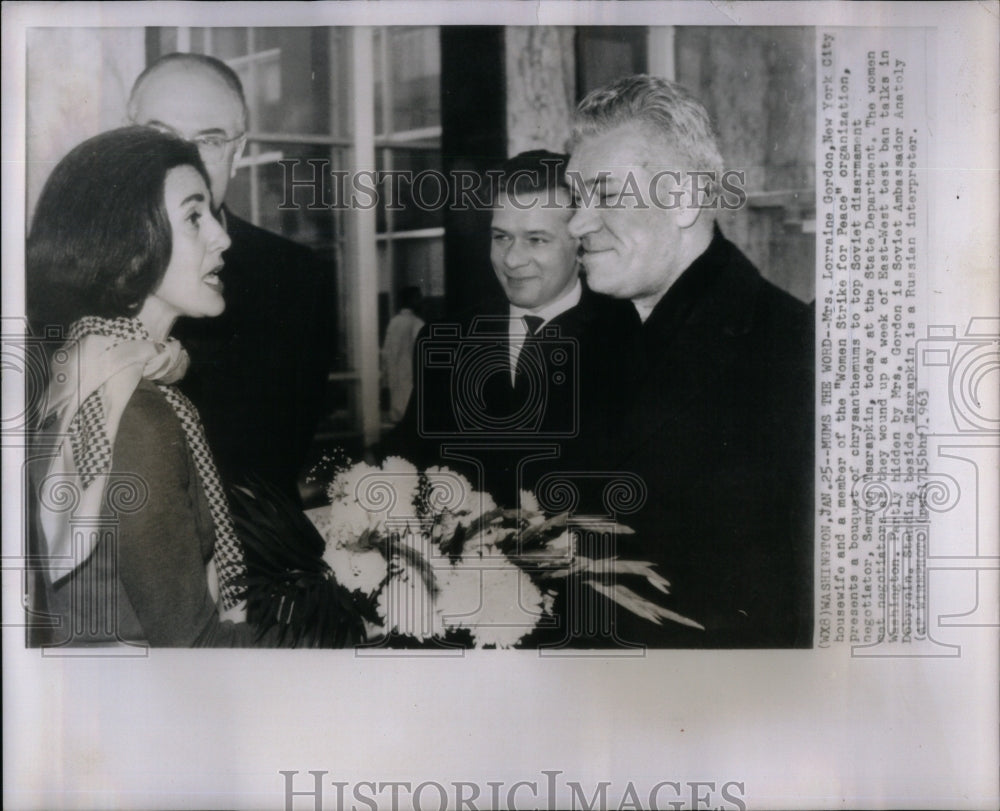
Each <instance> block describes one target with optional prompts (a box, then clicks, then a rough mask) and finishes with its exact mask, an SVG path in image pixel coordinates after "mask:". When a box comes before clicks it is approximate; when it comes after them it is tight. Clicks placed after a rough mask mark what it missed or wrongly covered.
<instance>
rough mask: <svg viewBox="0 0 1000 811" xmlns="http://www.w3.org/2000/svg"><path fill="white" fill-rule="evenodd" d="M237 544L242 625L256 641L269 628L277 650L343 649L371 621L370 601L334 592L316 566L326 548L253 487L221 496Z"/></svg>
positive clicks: (324, 568)
mask: <svg viewBox="0 0 1000 811" xmlns="http://www.w3.org/2000/svg"><path fill="white" fill-rule="evenodd" d="M229 498H230V503H231V506H232V511H233V521H234V523H235V525H236V530H237V533H238V534H239V536H240V539H241V540H242V542H243V546H244V553H245V556H246V564H247V575H246V578H245V582H244V583H243V586H244V587H245V595H246V600H247V621H248V622H249V623H250V624H251V625H253V626H254V627H255V628H256V629H257V634H258V638H260V637H261V636H263V635H264V634H266V633H267V632H268V631H270V630H271V629H272V628H274V627H277V628H278V629H279V631H278V638H279V644H282V645H284V644H289V645H291V646H292V647H324V648H342V647H350V646H353V645H356V644H359V643H362V642H364V641H365V640H366V638H367V634H366V630H365V621H366V620H368V621H377V619H378V617H377V615H376V613H375V609H374V606H373V605H372V604H371V601H370V600H369V599H368V598H366V597H365V596H363V595H360V594H358V593H357V592H355V593H351V592H350V591H348V590H347V589H346V588H345V587H344V586H343V585H341V584H340V583H339V582H338V581H337V578H336V576H335V575H334V573H333V571H332V570H331V569H330V567H329V566H328V565H327V564H326V562H325V561H324V560H323V550H324V548H325V546H326V542H325V541H324V539H323V537H322V536H321V535H320V534H319V532H318V531H317V529H316V527H315V526H314V525H313V524H312V522H310V521H309V519H308V518H307V517H306V516H305V515H304V514H303V512H302V509H301V507H299V505H297V504H296V503H295V502H293V501H292V499H290V498H289V497H288V496H286V495H285V494H284V493H282V492H281V491H279V490H277V489H276V488H274V487H273V486H272V485H269V484H268V483H266V482H264V481H261V480H259V479H254V480H252V481H250V482H248V483H247V484H246V485H242V486H238V487H233V488H231V490H230V493H229Z"/></svg>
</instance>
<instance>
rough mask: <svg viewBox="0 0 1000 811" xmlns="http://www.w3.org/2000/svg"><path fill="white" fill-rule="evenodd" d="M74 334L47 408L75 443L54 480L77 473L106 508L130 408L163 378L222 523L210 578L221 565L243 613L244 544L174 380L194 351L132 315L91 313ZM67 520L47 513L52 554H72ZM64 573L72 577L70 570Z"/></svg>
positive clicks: (234, 611)
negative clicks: (154, 334)
mask: <svg viewBox="0 0 1000 811" xmlns="http://www.w3.org/2000/svg"><path fill="white" fill-rule="evenodd" d="M67 337H68V339H69V341H68V343H67V345H66V347H65V352H64V353H63V355H62V357H61V363H60V364H59V366H60V368H59V369H56V368H55V364H54V368H53V373H52V383H51V384H50V389H49V402H48V404H47V409H46V410H47V413H48V414H51V415H54V416H56V417H57V418H59V424H60V428H61V431H60V433H63V434H66V435H68V436H67V439H68V442H63V443H62V448H61V453H60V456H59V457H57V459H56V461H55V462H54V463H53V466H52V469H51V470H50V476H49V477H47V478H51V474H52V473H53V472H55V473H56V474H61V478H62V479H65V478H66V477H69V478H70V479H73V478H75V479H76V480H77V481H78V482H79V486H80V489H81V491H82V500H83V501H85V502H88V503H89V505H90V508H91V509H94V508H95V507H99V505H100V500H101V496H102V495H103V488H104V483H105V482H106V480H107V479H106V476H107V474H108V473H110V472H111V460H112V455H113V452H114V441H115V435H116V434H117V431H118V425H119V422H120V420H121V415H122V413H123V411H124V409H125V406H126V405H127V404H128V400H129V399H130V398H131V396H132V393H133V392H134V391H135V388H136V386H138V385H139V381H140V380H142V379H146V380H151V381H153V382H154V383H156V385H157V386H158V387H159V390H160V391H161V392H162V393H163V396H164V398H165V399H166V401H167V403H169V404H170V407H171V408H172V409H173V411H174V413H175V414H176V415H177V418H178V419H179V420H180V422H181V427H182V428H183V430H184V437H185V439H186V440H187V445H188V448H189V450H190V451H191V455H192V456H193V457H194V462H195V467H196V469H197V472H198V479H199V481H200V482H201V486H202V487H203V488H204V491H205V496H206V498H207V500H208V505H209V510H210V512H211V515H212V522H213V523H214V525H215V553H214V557H213V559H212V562H211V564H210V580H211V579H212V576H213V573H212V569H213V568H214V573H217V576H218V585H219V595H220V598H221V605H222V609H223V611H224V612H226V614H227V618H229V617H232V618H239V616H240V610H239V608H238V606H239V604H240V601H241V596H240V590H239V588H238V586H237V583H238V578H239V577H240V576H242V575H243V573H244V571H245V564H244V561H243V551H242V546H241V545H240V542H239V539H238V538H237V537H236V530H235V528H234V526H233V519H232V516H231V515H230V512H229V503H228V501H227V499H226V494H225V491H224V490H223V488H222V483H221V481H220V479H219V473H218V470H217V469H216V467H215V460H214V459H213V458H212V453H211V451H210V450H209V447H208V443H207V441H206V440H205V432H204V429H203V428H202V425H201V420H200V419H199V417H198V411H197V409H195V407H194V405H193V404H192V403H191V401H190V400H189V399H188V398H187V397H185V396H184V394H182V393H181V392H180V391H179V390H178V389H177V388H175V387H174V386H173V385H172V384H173V383H175V382H177V381H178V380H180V379H181V378H182V377H183V376H184V373H185V372H186V371H187V366H188V357H187V353H186V352H185V351H184V349H183V348H182V347H181V345H180V343H179V342H178V341H176V340H174V339H172V338H171V339H168V340H167V341H166V342H165V343H162V344H161V343H156V342H154V341H153V340H152V339H151V338H150V336H149V333H148V332H147V331H146V329H145V327H143V325H142V324H141V323H140V322H139V321H137V320H136V319H133V318H113V319H112V318H98V317H95V316H87V317H85V318H81V319H80V320H78V321H76V322H74V323H73V325H72V326H71V327H70V331H69V335H68V336H67ZM95 491H96V492H95ZM83 514H87V513H83ZM67 521H68V516H66V515H65V514H63V515H59V514H52V513H50V514H48V515H46V513H45V511H44V510H43V515H42V525H43V529H45V534H46V539H47V540H48V542H49V554H50V556H51V558H55V557H60V556H62V557H69V556H71V555H72V552H73V550H72V541H71V532H70V529H69V527H68V525H67ZM93 543H96V540H95V541H93ZM90 551H92V548H91V549H90V550H87V553H88V555H89V552H90ZM86 557H87V555H85V556H84V559H86ZM51 558H50V560H51ZM82 562H83V560H80V561H77V563H82ZM62 576H63V577H65V576H66V574H65V572H63V574H62Z"/></svg>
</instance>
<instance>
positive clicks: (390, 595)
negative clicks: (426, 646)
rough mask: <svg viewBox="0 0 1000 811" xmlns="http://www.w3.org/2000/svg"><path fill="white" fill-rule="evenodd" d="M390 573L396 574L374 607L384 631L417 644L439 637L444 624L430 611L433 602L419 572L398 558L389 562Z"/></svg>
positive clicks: (432, 608)
mask: <svg viewBox="0 0 1000 811" xmlns="http://www.w3.org/2000/svg"><path fill="white" fill-rule="evenodd" d="M393 569H394V570H395V571H396V572H397V573H396V574H394V575H393V577H391V578H390V579H389V582H388V583H386V585H385V588H384V589H382V591H381V592H380V593H379V597H378V603H377V610H378V613H379V616H381V617H383V618H384V623H383V624H384V626H385V629H386V631H387V632H390V633H391V632H396V633H399V634H405V635H407V636H412V637H415V638H417V639H419V640H425V639H430V638H431V637H432V636H438V637H443V636H444V634H445V627H444V624H443V623H442V621H441V617H440V615H438V614H437V612H436V611H435V610H434V598H433V597H432V596H431V593H430V591H428V589H427V585H426V583H425V582H424V579H423V577H421V575H420V572H418V571H417V570H416V569H415V568H414V567H412V566H410V565H409V564H407V563H405V562H402V561H401V560H400V559H399V558H395V559H394V560H393Z"/></svg>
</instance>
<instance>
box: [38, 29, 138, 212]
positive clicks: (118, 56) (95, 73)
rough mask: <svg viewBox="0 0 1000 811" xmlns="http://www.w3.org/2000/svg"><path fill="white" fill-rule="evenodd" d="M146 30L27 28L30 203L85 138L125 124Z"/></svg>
mask: <svg viewBox="0 0 1000 811" xmlns="http://www.w3.org/2000/svg"><path fill="white" fill-rule="evenodd" d="M144 31H145V30H144V29H142V28H104V29H98V28H72V29H71V28H33V29H29V30H28V32H27V62H28V65H27V68H28V70H27V90H26V92H27V99H28V104H27V105H26V107H27V133H26V137H27V160H28V166H27V205H28V212H29V217H30V214H31V212H32V211H34V208H35V202H36V201H37V200H38V196H39V195H40V194H41V191H42V186H44V184H45V180H46V179H47V178H48V176H49V172H51V171H52V168H53V167H54V166H55V164H56V163H58V162H59V160H60V159H61V158H62V157H63V156H64V155H65V154H66V153H67V152H69V151H70V149H72V148H73V147H74V146H76V145H77V144H79V143H80V142H81V141H83V140H85V139H87V138H90V137H91V136H93V135H97V134H98V133H99V132H103V131H104V130H108V129H114V128H115V127H120V126H122V125H123V124H125V123H126V112H125V108H126V103H127V102H128V94H129V91H130V90H131V89H132V83H133V82H134V81H135V78H136V77H137V76H138V75H139V73H140V72H142V69H143V68H144V67H145V66H146V42H145V32H144Z"/></svg>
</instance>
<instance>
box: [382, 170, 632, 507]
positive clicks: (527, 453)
mask: <svg viewBox="0 0 1000 811" xmlns="http://www.w3.org/2000/svg"><path fill="white" fill-rule="evenodd" d="M566 160H567V156H566V155H561V154H557V153H553V152H548V151H544V150H536V151H532V152H524V153H521V154H519V155H516V156H515V157H513V158H510V159H508V160H507V161H506V162H505V163H504V164H503V166H502V167H501V168H500V171H499V172H498V173H496V174H495V176H494V177H493V178H492V181H493V183H494V186H493V195H492V219H491V226H492V228H491V235H490V239H491V247H490V261H491V264H492V266H493V272H494V274H495V275H496V278H497V281H498V282H499V286H500V289H501V291H502V293H503V295H502V296H497V297H495V298H494V299H493V300H491V301H489V302H488V303H487V304H486V305H485V306H482V307H478V308H476V310H475V311H474V312H466V313H464V314H462V315H460V316H459V317H458V318H455V319H452V320H450V321H448V322H443V323H437V324H434V325H431V327H430V328H427V329H425V330H424V332H423V333H422V334H421V337H420V338H419V339H418V341H417V353H416V358H415V364H416V372H415V375H414V380H415V381H416V383H415V390H414V394H413V397H411V400H410V403H409V406H408V408H407V413H406V415H405V416H404V418H403V421H402V422H401V423H400V425H399V426H397V429H396V430H395V431H394V432H393V433H392V435H390V436H389V437H388V438H387V440H386V442H385V443H384V444H383V450H384V451H385V452H387V453H399V454H401V455H404V456H408V457H409V458H410V459H412V460H413V461H415V462H417V463H418V464H420V465H424V466H426V465H432V464H445V465H448V466H449V467H453V468H454V467H458V468H461V469H462V470H463V472H466V473H468V474H469V476H470V478H471V480H472V481H473V483H474V484H478V485H479V486H481V487H485V489H487V490H488V491H489V492H490V493H491V494H492V495H493V496H494V498H496V499H497V501H498V502H500V503H502V504H506V505H509V506H513V505H514V504H516V502H517V490H518V487H520V488H522V489H525V488H528V489H530V488H531V487H532V486H533V484H534V481H535V479H537V477H538V476H539V475H541V474H543V473H544V472H545V471H546V470H549V469H551V468H552V467H555V466H557V465H558V461H557V460H562V459H565V457H566V455H567V454H568V453H569V452H570V450H571V446H572V447H573V448H575V446H576V444H577V442H578V441H580V438H581V436H582V435H583V434H584V433H585V432H586V426H588V425H589V424H590V423H591V422H592V421H593V420H594V419H596V416H595V414H596V411H597V407H598V406H597V404H598V403H599V402H600V399H599V398H598V397H597V396H596V394H595V393H596V389H597V388H598V381H597V380H596V378H595V376H594V374H592V371H593V370H594V369H596V368H597V367H598V365H599V364H598V362H597V358H598V356H599V355H600V353H601V351H602V346H603V344H604V343H605V341H604V339H605V330H606V324H607V323H609V321H610V320H611V319H612V318H614V317H615V315H614V314H615V313H618V312H620V311H621V309H622V305H621V303H620V302H617V301H615V300H613V299H611V298H609V297H606V296H602V295H599V294H596V293H594V292H592V291H591V290H589V289H587V287H586V286H585V285H584V284H583V283H582V282H581V279H580V266H579V261H578V252H579V242H578V240H577V239H576V238H575V237H573V236H571V235H570V233H569V231H568V230H567V224H568V222H569V220H570V217H571V216H572V215H573V209H572V205H571V196H570V192H569V189H568V187H567V186H566V182H565V169H566ZM442 358H443V359H444V360H436V359H442ZM463 457H464V458H465V460H466V461H467V462H470V464H469V465H468V466H465V467H463V465H462V463H461V461H460V458H463Z"/></svg>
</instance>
